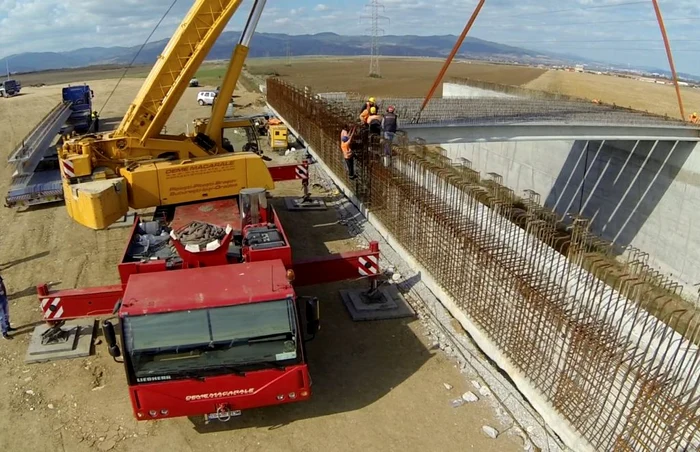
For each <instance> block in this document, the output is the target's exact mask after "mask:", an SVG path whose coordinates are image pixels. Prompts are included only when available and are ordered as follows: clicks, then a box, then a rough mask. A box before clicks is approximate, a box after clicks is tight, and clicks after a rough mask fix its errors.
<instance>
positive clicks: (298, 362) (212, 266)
mask: <svg viewBox="0 0 700 452" xmlns="http://www.w3.org/2000/svg"><path fill="white" fill-rule="evenodd" d="M154 219H158V220H160V221H155V220H154V221H141V220H140V219H139V218H137V221H136V223H135V224H134V226H133V228H132V231H131V235H130V237H129V241H128V245H127V247H126V251H125V253H124V255H123V258H122V260H121V262H120V263H119V265H118V272H119V276H120V280H121V281H120V283H119V284H116V285H112V286H103V287H93V288H82V289H73V290H61V291H55V292H50V291H49V289H48V287H47V286H46V285H42V286H39V287H38V292H39V298H40V304H41V309H42V311H43V317H44V320H46V321H48V322H50V323H52V324H53V323H58V328H52V329H49V330H47V331H48V332H47V333H44V335H50V336H51V337H52V338H61V339H65V338H67V337H69V336H70V334H71V333H70V331H68V330H65V329H63V328H62V327H63V325H64V324H63V322H65V321H66V320H71V319H80V318H84V317H94V316H112V315H116V317H117V319H118V323H117V324H116V325H115V324H113V323H112V321H110V320H104V321H103V322H102V328H103V330H104V336H105V340H106V342H107V345H108V348H109V352H110V354H111V355H112V356H113V357H114V358H115V360H116V358H118V357H120V356H122V355H123V365H124V368H125V371H126V378H127V382H128V384H129V395H130V398H131V403H132V407H133V413H134V416H135V417H136V419H138V420H150V419H163V418H169V417H177V416H200V415H203V416H205V419H206V420H207V421H208V420H213V419H219V420H221V421H226V420H228V419H230V418H231V417H233V416H237V415H240V414H241V411H242V410H246V409H250V408H255V407H262V406H267V405H277V404H284V403H290V402H297V401H304V400H308V399H309V397H310V396H311V377H310V376H309V370H308V363H307V361H308V358H307V355H306V349H305V345H304V341H305V340H309V339H312V338H313V336H314V335H315V334H316V332H317V331H318V330H319V303H318V300H317V299H315V298H304V297H298V296H297V295H296V293H295V287H298V286H302V285H311V284H319V283H327V282H331V281H339V280H344V279H352V278H360V277H365V278H366V279H367V280H369V281H370V285H369V287H368V291H367V292H368V293H369V292H370V291H371V290H372V289H373V288H374V289H376V278H377V276H378V275H379V265H378V259H379V247H378V244H377V243H376V242H373V243H371V244H370V246H369V248H367V249H364V250H361V251H357V252H351V253H345V254H334V255H330V256H324V257H322V258H319V259H312V260H305V261H293V260H292V249H291V247H290V244H289V240H288V238H287V235H286V233H285V231H284V228H283V227H282V224H281V223H280V220H279V217H278V216H277V214H276V212H275V211H274V209H273V208H272V206H271V205H270V204H269V203H268V200H267V197H266V190H265V189H264V188H248V189H243V190H241V191H240V194H239V197H238V199H224V200H216V201H210V202H206V203H195V204H188V205H184V206H178V207H175V208H173V207H170V206H168V207H164V208H158V209H157V210H156V213H155V216H154ZM292 283H293V285H292ZM93 322H94V321H93ZM117 332H118V336H119V340H118V341H117ZM34 335H35V336H37V338H36V340H35V342H36V343H39V344H44V343H45V342H46V341H47V340H46V338H44V337H40V336H41V330H39V329H37V330H35V333H34ZM33 339H34V338H33ZM90 342H91V341H89V340H88V342H87V343H88V344H89V343H90ZM33 343H34V342H33ZM50 346H51V345H49V347H50ZM37 347H39V348H41V347H40V346H39V345H37ZM88 347H89V345H88ZM88 349H89V348H88ZM122 351H123V353H122ZM29 353H30V354H31V353H32V350H31V349H30V351H29ZM37 353H38V354H39V356H40V351H37Z"/></svg>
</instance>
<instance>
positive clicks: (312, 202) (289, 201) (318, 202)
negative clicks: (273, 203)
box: [284, 197, 328, 211]
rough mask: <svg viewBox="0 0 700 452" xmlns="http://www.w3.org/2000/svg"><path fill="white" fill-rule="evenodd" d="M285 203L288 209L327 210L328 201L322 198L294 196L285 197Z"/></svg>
mask: <svg viewBox="0 0 700 452" xmlns="http://www.w3.org/2000/svg"><path fill="white" fill-rule="evenodd" d="M284 205H285V206H286V207H287V210H291V211H300V210H327V209H328V207H327V206H326V202H325V201H324V200H323V199H320V198H303V197H301V198H292V197H285V198H284Z"/></svg>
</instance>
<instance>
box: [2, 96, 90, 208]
mask: <svg viewBox="0 0 700 452" xmlns="http://www.w3.org/2000/svg"><path fill="white" fill-rule="evenodd" d="M93 98H94V93H93V92H92V90H91V89H90V87H89V86H88V85H77V86H67V87H65V88H63V90H62V99H61V101H60V102H59V103H58V105H56V106H55V107H54V108H53V109H52V110H51V111H50V112H49V113H48V114H47V115H46V116H45V117H44V118H43V119H42V120H41V121H40V122H39V124H38V125H37V126H36V127H35V128H34V129H33V130H32V131H31V132H29V134H28V135H27V136H26V137H24V139H23V140H22V141H21V142H20V143H19V145H18V146H17V148H16V149H15V151H14V152H13V153H12V154H11V155H10V158H9V160H8V161H9V163H11V164H14V165H15V172H14V174H13V175H12V181H11V183H10V189H9V190H8V193H7V196H6V197H5V207H28V206H32V205H36V204H46V203H53V202H60V201H63V187H62V185H61V170H60V167H59V163H58V147H59V146H60V145H61V144H62V141H63V137H64V136H66V135H70V134H73V133H74V132H75V133H77V134H85V133H91V132H97V121H93V118H92V111H93V107H92V101H93Z"/></svg>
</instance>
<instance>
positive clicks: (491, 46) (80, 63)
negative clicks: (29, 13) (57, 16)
mask: <svg viewBox="0 0 700 452" xmlns="http://www.w3.org/2000/svg"><path fill="white" fill-rule="evenodd" d="M239 36H240V32H236V31H232V32H225V33H222V34H221V36H220V37H219V39H218V40H217V42H216V44H214V47H213V49H212V51H211V52H210V53H209V56H208V57H207V59H209V60H219V59H228V58H229V57H230V56H231V50H232V49H233V47H234V46H235V45H236V43H237V42H238V38H239ZM456 40H457V36H453V35H443V36H413V35H406V36H394V35H390V36H383V37H382V38H381V49H380V51H381V54H382V55H387V56H407V57H408V56H417V57H445V56H447V55H448V54H449V52H450V50H452V46H454V44H455V42H456ZM167 42H168V40H167V39H163V40H161V41H156V42H152V43H149V44H147V45H146V46H145V47H144V49H143V50H142V51H141V53H140V54H139V56H138V58H137V59H136V61H135V63H136V64H151V63H153V62H155V60H156V58H157V57H158V55H159V54H160V53H161V52H162V51H163V49H164V48H165V45H166V44H167ZM287 43H288V44H289V48H290V51H291V53H292V55H294V56H305V55H331V56H356V55H369V54H370V38H369V37H368V36H342V35H338V34H335V33H318V34H314V35H286V34H279V33H256V34H255V37H254V38H253V41H252V44H251V48H250V52H249V54H248V55H249V57H253V58H255V57H282V56H285V55H286V54H287ZM139 47H140V46H134V47H89V48H83V49H77V50H69V51H64V52H29V53H22V54H18V55H12V56H10V57H9V58H10V59H11V62H10V70H11V71H12V72H33V71H42V70H48V69H64V68H71V67H85V66H92V65H104V64H128V63H130V62H131V60H132V58H134V55H136V52H137V51H138V49H139ZM460 56H462V57H465V58H474V59H484V60H498V61H510V62H521V63H557V62H564V60H563V59H562V57H561V56H558V55H554V54H544V53H542V52H536V51H532V50H527V49H522V48H519V47H512V46H507V45H503V44H499V43H496V42H491V41H484V40H482V39H478V38H469V37H468V38H466V39H465V41H464V44H462V48H461V50H460ZM4 67H5V61H4V59H0V71H1V70H2V69H1V68H4Z"/></svg>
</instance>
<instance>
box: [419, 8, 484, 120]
mask: <svg viewBox="0 0 700 452" xmlns="http://www.w3.org/2000/svg"><path fill="white" fill-rule="evenodd" d="M485 1H486V0H479V4H478V5H476V8H475V9H474V12H473V13H472V16H471V17H470V18H469V22H467V25H465V26H464V30H462V34H461V35H460V36H459V39H457V42H456V43H455V45H454V47H453V48H452V52H450V55H449V56H448V57H447V60H445V64H443V65H442V69H441V70H440V73H439V74H438V76H437V78H436V79H435V82H434V83H433V86H432V87H431V88H430V91H429V92H428V95H427V96H425V100H424V101H423V105H421V107H420V110H419V111H418V114H417V116H416V121H417V120H418V118H420V114H421V112H422V111H423V109H424V108H425V106H426V105H428V102H430V99H431V98H432V97H433V94H435V90H436V89H437V87H438V85H440V82H441V81H442V78H443V77H444V76H445V73H446V72H447V69H448V68H449V67H450V64H451V63H452V59H453V58H454V57H455V55H456V54H457V51H458V50H459V48H460V47H461V46H462V42H464V38H466V37H467V33H469V30H470V29H471V28H472V25H474V21H475V20H476V17H477V16H478V15H479V11H481V7H482V6H484V2H485Z"/></svg>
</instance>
